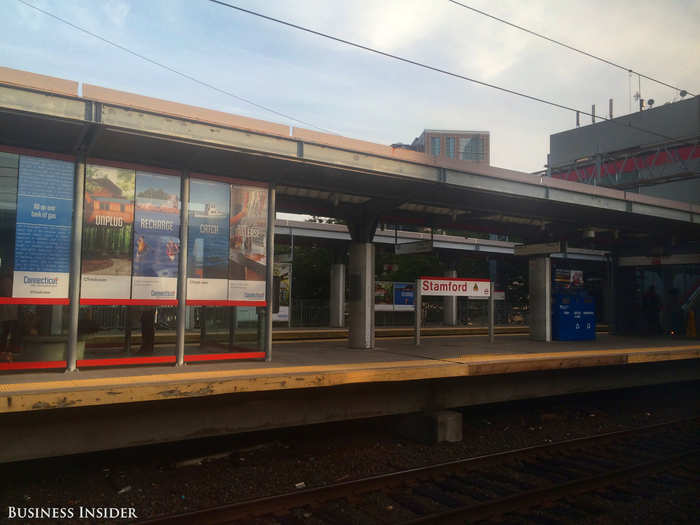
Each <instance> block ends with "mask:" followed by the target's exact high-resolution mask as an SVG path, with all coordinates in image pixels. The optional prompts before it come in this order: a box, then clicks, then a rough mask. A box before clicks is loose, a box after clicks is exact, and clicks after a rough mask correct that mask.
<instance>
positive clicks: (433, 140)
mask: <svg viewBox="0 0 700 525" xmlns="http://www.w3.org/2000/svg"><path fill="white" fill-rule="evenodd" d="M430 154H431V155H433V156H434V157H438V156H440V137H430Z"/></svg>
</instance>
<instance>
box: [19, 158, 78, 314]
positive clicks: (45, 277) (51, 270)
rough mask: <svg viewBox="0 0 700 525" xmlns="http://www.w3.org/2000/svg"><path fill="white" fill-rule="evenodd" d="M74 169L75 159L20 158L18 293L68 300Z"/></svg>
mask: <svg viewBox="0 0 700 525" xmlns="http://www.w3.org/2000/svg"><path fill="white" fill-rule="evenodd" d="M73 173H74V165H73V163H72V162H66V161H63V160H56V159H49V158H39V157H29V156H25V155H21V156H20V157H19V180H18V187H17V225H16V230H15V232H16V243H15V268H14V273H13V286H12V296H13V297H16V298H29V299H37V300H38V301H39V302H49V303H50V302H57V303H60V302H66V303H67V300H68V280H69V271H70V244H71V243H70V240H71V221H72V218H73Z"/></svg>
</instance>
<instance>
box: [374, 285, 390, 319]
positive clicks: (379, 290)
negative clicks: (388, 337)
mask: <svg viewBox="0 0 700 525" xmlns="http://www.w3.org/2000/svg"><path fill="white" fill-rule="evenodd" d="M374 310H375V311H377V312H392V311H393V310H394V283H392V282H391V281H376V282H375V283H374Z"/></svg>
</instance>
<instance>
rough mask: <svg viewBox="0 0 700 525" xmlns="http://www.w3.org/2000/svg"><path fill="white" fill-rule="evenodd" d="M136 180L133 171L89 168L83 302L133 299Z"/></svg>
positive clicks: (86, 198) (90, 165)
mask: <svg viewBox="0 0 700 525" xmlns="http://www.w3.org/2000/svg"><path fill="white" fill-rule="evenodd" d="M134 177H135V173H134V170H133V169H126V168H117V167H110V166H98V165H94V164H88V166H87V174H86V177H85V215H84V219H83V257H82V276H81V287H80V298H81V300H83V299H87V300H88V301H86V302H89V300H112V301H114V300H117V301H118V300H120V299H121V300H129V299H130V298H131V251H132V245H133V244H132V231H133V223H134ZM115 304H118V303H115Z"/></svg>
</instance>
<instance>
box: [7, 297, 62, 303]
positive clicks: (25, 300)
mask: <svg viewBox="0 0 700 525" xmlns="http://www.w3.org/2000/svg"><path fill="white" fill-rule="evenodd" d="M0 304H70V300H69V299H58V298H48V297H47V298H38V297H37V298H32V297H0Z"/></svg>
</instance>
